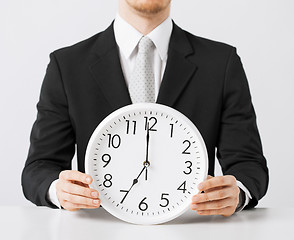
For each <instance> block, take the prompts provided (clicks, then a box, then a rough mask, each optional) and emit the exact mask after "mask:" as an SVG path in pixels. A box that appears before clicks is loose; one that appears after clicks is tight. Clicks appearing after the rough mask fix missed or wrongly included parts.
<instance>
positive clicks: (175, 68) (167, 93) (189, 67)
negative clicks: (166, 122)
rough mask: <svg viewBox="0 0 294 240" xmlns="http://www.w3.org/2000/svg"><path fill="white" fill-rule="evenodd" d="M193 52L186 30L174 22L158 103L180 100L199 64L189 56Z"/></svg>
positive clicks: (169, 103)
mask: <svg viewBox="0 0 294 240" xmlns="http://www.w3.org/2000/svg"><path fill="white" fill-rule="evenodd" d="M193 52H194V50H193V49H192V47H191V44H190V43H189V40H188V39H187V36H186V34H185V32H184V31H183V30H182V29H180V28H179V27H178V26H177V25H176V24H174V26H173V32H172V35H171V39H170V44H169V50H168V60H167V64H166V68H165V73H164V77H163V80H162V83H161V86H160V89H159V94H158V98H157V101H156V102H157V103H161V104H165V105H168V106H173V105H174V104H175V102H176V101H177V100H178V98H179V97H180V95H181V93H182V92H183V91H184V88H185V87H186V86H187V84H188V82H189V80H190V79H191V78H192V76H193V75H194V74H195V72H196V70H197V66H196V65H195V64H194V63H191V62H190V61H189V60H188V58H187V57H188V56H189V55H191V54H192V53H193Z"/></svg>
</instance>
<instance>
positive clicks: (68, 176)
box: [59, 170, 93, 184]
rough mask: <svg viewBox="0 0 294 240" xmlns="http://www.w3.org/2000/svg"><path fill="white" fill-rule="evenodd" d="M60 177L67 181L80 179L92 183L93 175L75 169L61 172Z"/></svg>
mask: <svg viewBox="0 0 294 240" xmlns="http://www.w3.org/2000/svg"><path fill="white" fill-rule="evenodd" d="M59 178H60V179H63V180H66V181H78V182H81V183H84V184H91V182H92V181H93V179H92V177H91V176H90V175H88V174H85V173H82V172H80V171H75V170H65V171H62V172H61V173H60V174H59Z"/></svg>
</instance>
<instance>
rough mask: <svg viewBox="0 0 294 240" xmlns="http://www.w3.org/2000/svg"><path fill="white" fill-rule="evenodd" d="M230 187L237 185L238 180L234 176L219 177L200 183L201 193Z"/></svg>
mask: <svg viewBox="0 0 294 240" xmlns="http://www.w3.org/2000/svg"><path fill="white" fill-rule="evenodd" d="M230 185H236V178H235V177H234V176H229V175H228V176H218V177H213V178H211V179H208V180H206V181H204V182H202V183H200V184H199V185H198V189H199V190H200V191H206V190H208V189H211V188H218V187H224V186H230Z"/></svg>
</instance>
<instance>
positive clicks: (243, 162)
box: [22, 24, 268, 207]
mask: <svg viewBox="0 0 294 240" xmlns="http://www.w3.org/2000/svg"><path fill="white" fill-rule="evenodd" d="M50 59H51V60H50V63H49V65H48V68H47V72H46V76H45V79H44V81H43V85H42V88H41V94H40V100H39V102H38V105H37V109H38V115H37V120H36V121H35V123H34V125H33V128H32V133H31V138H30V140H31V145H30V149H29V154H28V158H27V161H26V164H25V167H24V170H23V173H22V187H23V191H24V194H25V196H26V198H27V199H29V200H30V201H32V202H33V203H35V204H36V205H46V206H51V207H54V206H53V205H52V204H51V203H50V202H49V201H48V200H47V199H46V194H47V191H48V188H49V186H50V184H51V183H52V181H53V180H55V179H57V178H58V175H59V173H60V172H61V171H62V170H65V169H71V161H72V157H73V155H74V153H75V146H76V147H77V159H78V169H79V170H80V171H82V172H84V169H85V167H84V156H85V150H86V147H87V143H88V140H89V138H90V136H91V134H92V132H93V131H94V129H95V128H96V126H97V125H98V124H99V123H100V122H101V121H102V120H103V119H104V118H105V117H106V116H107V115H108V114H110V113H111V112H113V111H114V110H116V109H118V108H120V107H122V106H125V105H128V104H131V100H130V96H129V93H128V89H127V86H126V82H125V79H124V76H123V73H122V69H121V65H120V60H119V55H118V47H117V44H116V42H115V38H114V32H113V26H112V25H111V26H110V27H109V28H108V29H106V30H105V31H104V32H101V33H99V34H97V35H95V36H93V37H91V38H89V39H87V40H85V41H83V42H80V43H78V44H76V45H74V46H71V47H67V48H63V49H60V50H58V51H55V52H53V53H52V54H51V55H50ZM157 102H158V103H161V104H165V105H167V106H171V107H173V108H175V109H177V110H179V111H180V112H182V113H183V114H185V115H186V116H187V117H188V118H189V119H190V120H192V122H194V124H195V125H196V126H197V128H198V129H199V131H200V132H201V134H202V136H203V138H204V141H205V143H206V146H207V151H208V156H209V174H210V175H214V164H215V162H214V161H215V149H217V158H218V159H219V161H220V164H221V167H222V170H223V173H224V174H225V175H228V174H230V175H234V176H235V177H236V178H237V180H239V181H241V182H242V183H243V184H244V185H245V186H246V187H247V188H248V189H249V191H250V193H251V194H252V197H253V199H252V200H251V201H250V204H249V207H253V206H255V205H256V204H257V201H258V200H259V199H260V198H261V197H262V196H263V195H264V194H265V193H266V190H267V186H268V169H267V166H266V160H265V158H264V156H263V153H262V147H261V142H260V137H259V134H258V130H257V126H256V117H255V113H254V109H253V106H252V103H251V97H250V93H249V88H248V82H247V79H246V76H245V73H244V70H243V67H242V64H241V61H240V58H239V57H238V55H237V53H236V49H235V48H233V47H231V46H229V45H226V44H223V43H218V42H214V41H210V40H207V39H203V38H200V37H196V36H193V35H191V34H190V33H188V32H186V31H184V30H182V29H180V28H179V27H178V26H177V25H175V24H174V27H173V32H172V35H171V39H170V44H169V50H168V60H167V65H166V70H165V74H164V77H163V80H162V84H161V87H160V90H159V95H158V99H157Z"/></svg>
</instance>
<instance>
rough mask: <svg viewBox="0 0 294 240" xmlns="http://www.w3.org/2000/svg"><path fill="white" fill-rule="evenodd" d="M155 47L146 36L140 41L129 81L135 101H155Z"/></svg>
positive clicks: (131, 94) (133, 100) (130, 90)
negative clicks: (153, 65)
mask: <svg viewBox="0 0 294 240" xmlns="http://www.w3.org/2000/svg"><path fill="white" fill-rule="evenodd" d="M153 47H154V44H153V42H152V41H151V39H150V38H148V37H146V36H144V37H142V38H141V40H140V41H139V44H138V55H137V58H136V62H135V67H134V71H133V73H132V74H131V79H130V82H129V92H130V96H131V99H132V102H133V103H139V102H151V103H153V102H155V89H154V85H155V84H154V74H153V70H152V65H151V61H152V59H151V50H152V48H153Z"/></svg>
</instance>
